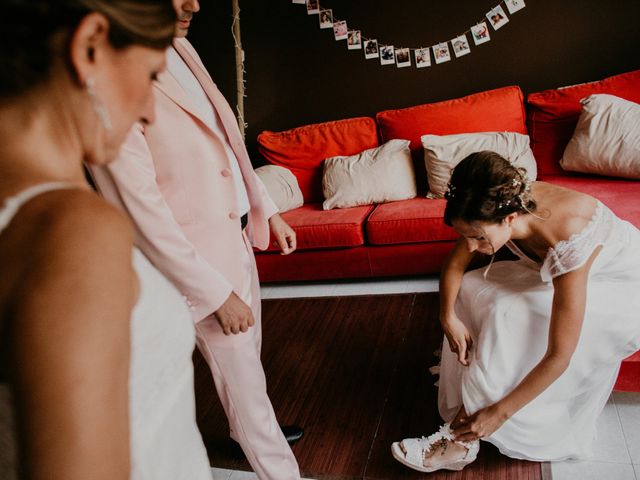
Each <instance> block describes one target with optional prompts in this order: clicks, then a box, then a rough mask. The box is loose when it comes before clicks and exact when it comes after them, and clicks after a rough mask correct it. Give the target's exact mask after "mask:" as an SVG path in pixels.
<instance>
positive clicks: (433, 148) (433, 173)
mask: <svg viewBox="0 0 640 480" xmlns="http://www.w3.org/2000/svg"><path fill="white" fill-rule="evenodd" d="M421 140H422V147H423V148H424V162H425V165H426V167H427V178H428V181H429V193H428V195H427V197H429V198H442V197H444V193H445V191H446V190H447V183H448V182H449V179H450V178H451V170H453V167H455V166H456V165H457V164H458V163H460V162H461V161H462V160H464V159H465V158H466V157H468V156H469V155H471V154H472V153H475V152H481V151H484V150H489V151H492V152H496V153H498V154H500V155H502V156H503V157H504V158H506V159H507V160H509V161H510V162H511V163H512V164H514V165H516V166H517V167H521V168H524V169H525V170H526V171H527V177H528V178H529V180H531V181H533V180H535V179H536V177H537V175H538V169H537V166H536V160H535V158H534V157H533V153H532V152H531V148H529V136H528V135H523V134H521V133H515V132H482V133H461V134H457V135H423V136H422V137H421Z"/></svg>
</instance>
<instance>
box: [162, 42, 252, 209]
mask: <svg viewBox="0 0 640 480" xmlns="http://www.w3.org/2000/svg"><path fill="white" fill-rule="evenodd" d="M173 46H174V47H175V49H176V51H177V52H178V54H179V55H180V56H181V57H182V59H183V60H184V61H185V63H186V64H187V66H188V67H189V69H190V70H191V71H192V72H193V74H194V75H195V77H196V79H197V80H198V82H200V85H201V86H202V88H203V90H204V92H205V93H206V94H207V97H209V100H211V104H212V105H213V108H214V109H215V111H216V112H217V113H218V116H219V117H220V120H221V122H222V125H223V127H224V130H225V133H226V134H227V139H228V141H229V145H230V146H231V148H232V149H233V152H234V153H235V154H236V158H237V159H238V165H239V166H240V171H241V172H242V177H243V180H244V182H245V185H246V186H247V193H248V194H249V197H250V198H251V197H252V195H253V194H254V193H257V192H258V191H259V190H258V188H257V187H258V186H257V184H256V183H255V178H254V172H253V166H252V165H251V161H250V160H249V155H248V154H247V151H246V149H245V145H244V139H243V138H242V135H241V134H240V130H239V129H238V124H237V123H236V119H235V116H234V114H233V111H232V110H231V108H230V107H229V103H228V102H227V100H226V99H225V98H224V96H223V95H222V93H220V90H218V88H217V87H216V85H215V83H213V80H212V79H211V77H210V76H209V73H208V72H207V71H206V69H205V68H204V65H202V64H201V63H200V61H199V60H198V59H197V58H196V57H194V55H193V54H192V53H191V52H190V51H189V48H193V47H191V44H190V43H189V42H188V41H187V39H186V38H176V39H175V40H174V42H173ZM176 83H177V82H176ZM189 111H191V110H189ZM196 116H197V115H196ZM198 118H200V117H198Z"/></svg>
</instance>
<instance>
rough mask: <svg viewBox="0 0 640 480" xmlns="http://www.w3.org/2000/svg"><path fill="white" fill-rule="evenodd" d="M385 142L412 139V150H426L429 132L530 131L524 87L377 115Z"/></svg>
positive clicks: (503, 89)
mask: <svg viewBox="0 0 640 480" xmlns="http://www.w3.org/2000/svg"><path fill="white" fill-rule="evenodd" d="M376 121H377V122H378V126H379V128H380V135H381V138H382V141H383V142H386V141H388V140H391V139H393V138H402V139H406V140H410V141H411V150H412V151H414V152H416V151H418V152H421V151H422V144H421V142H420V137H421V136H422V135H425V134H428V133H429V134H432V135H451V134H455V133H474V132H501V131H510V132H518V133H524V134H526V133H527V127H526V124H525V111H524V99H523V96H522V91H521V90H520V87H516V86H512V87H503V88H497V89H495V90H488V91H486V92H480V93H474V94H472V95H467V96H466V97H462V98H456V99H454V100H446V101H443V102H436V103H427V104H424V105H418V106H415V107H409V108H402V109H399V110H386V111H384V112H380V113H378V114H377V115H376Z"/></svg>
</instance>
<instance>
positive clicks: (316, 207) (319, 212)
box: [268, 203, 373, 251]
mask: <svg viewBox="0 0 640 480" xmlns="http://www.w3.org/2000/svg"><path fill="white" fill-rule="evenodd" d="M372 210H373V205H365V206H362V207H353V208H341V209H336V210H323V209H322V203H306V204H304V205H303V206H302V207H300V208H296V209H294V210H289V211H288V212H285V213H283V214H282V218H283V219H284V220H285V221H286V222H287V223H288V224H289V225H290V226H291V228H293V230H294V231H295V232H296V237H297V242H298V250H309V249H314V248H338V247H356V246H359V245H363V244H364V223H365V221H366V219H367V217H368V216H369V214H370V213H371V211H372ZM278 250H279V248H278V247H277V246H273V239H272V242H271V243H270V245H269V249H268V251H278Z"/></svg>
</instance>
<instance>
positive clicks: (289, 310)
mask: <svg viewBox="0 0 640 480" xmlns="http://www.w3.org/2000/svg"><path fill="white" fill-rule="evenodd" d="M437 312H438V294H437V293H422V294H402V295H374V296H357V297H324V298H296V299H279V300H265V301H264V307H263V331H264V335H263V336H264V340H263V342H264V343H263V352H262V359H263V364H264V368H265V372H266V375H267V383H268V388H269V395H270V397H271V401H272V403H273V406H274V409H275V411H276V414H277V416H278V418H279V420H280V423H281V424H283V425H284V424H298V425H301V426H303V427H304V429H305V436H304V438H303V439H302V440H301V441H300V442H299V443H298V444H296V445H295V446H294V447H293V452H294V453H295V455H296V457H297V459H298V462H299V464H300V470H301V472H302V474H303V475H304V476H307V477H312V478H317V479H333V480H339V479H340V480H342V479H397V478H402V479H408V480H410V479H416V478H429V479H433V480H436V479H437V480H440V479H447V480H453V479H469V480H471V479H474V480H478V479H486V480H506V479H514V480H515V479H517V480H534V479H535V480H538V479H541V478H542V475H541V464H538V463H534V462H526V461H517V460H511V459H509V458H507V457H504V456H502V455H501V454H500V453H499V452H498V451H497V450H496V449H495V448H494V447H493V446H491V445H489V444H487V443H484V442H483V444H482V448H481V449H480V454H479V456H478V459H477V460H476V461H475V462H474V463H473V464H471V465H469V466H468V467H466V468H465V469H464V470H463V471H461V472H444V473H443V472H436V473H433V474H429V475H425V474H420V473H419V472H414V471H413V470H410V469H407V468H406V467H404V466H402V465H401V464H399V463H398V462H396V461H395V460H394V459H393V458H392V457H391V454H390V450H389V448H390V444H391V443H392V442H393V441H396V440H401V439H402V438H404V437H413V436H420V435H428V434H430V433H432V432H433V431H435V430H436V429H437V427H438V426H439V425H440V423H441V421H440V418H439V416H438V412H437V407H436V398H437V388H436V387H434V386H433V383H434V380H435V378H434V377H432V376H431V375H430V374H429V371H428V369H429V367H430V366H432V365H434V364H435V363H437V359H436V358H435V357H434V355H433V352H434V350H436V349H438V348H439V346H440V342H441V339H442V332H441V330H440V327H439V324H438V321H437ZM194 358H195V364H196V397H197V406H198V423H199V426H200V429H201V431H202V432H203V436H204V439H205V443H206V445H207V449H208V451H209V457H210V460H211V464H212V465H213V466H215V467H219V468H228V469H238V470H250V467H249V464H248V463H247V462H246V461H245V460H244V458H243V457H242V455H241V453H240V452H238V450H237V449H236V448H234V446H233V444H232V443H231V442H230V440H228V426H227V422H226V419H225V416H224V413H223V411H222V407H221V406H220V404H219V401H218V399H217V396H216V394H215V391H214V389H213V386H212V383H213V382H212V380H211V377H210V374H209V373H208V368H207V367H206V364H205V363H204V360H202V358H201V357H200V356H199V355H198V354H196V356H195V357H194Z"/></svg>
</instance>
